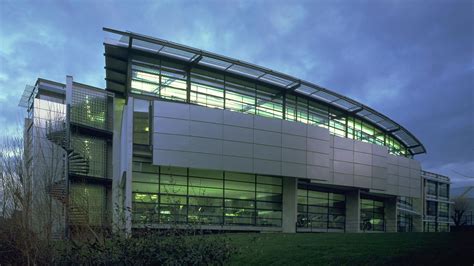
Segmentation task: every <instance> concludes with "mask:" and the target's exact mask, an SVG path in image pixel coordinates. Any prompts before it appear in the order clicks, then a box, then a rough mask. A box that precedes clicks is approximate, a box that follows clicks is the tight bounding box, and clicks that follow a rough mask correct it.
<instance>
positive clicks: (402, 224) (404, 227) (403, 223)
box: [397, 212, 413, 232]
mask: <svg viewBox="0 0 474 266" xmlns="http://www.w3.org/2000/svg"><path fill="white" fill-rule="evenodd" d="M397 232H413V215H411V214H408V213H401V212H399V213H398V214H397Z"/></svg>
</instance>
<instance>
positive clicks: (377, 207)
mask: <svg viewBox="0 0 474 266" xmlns="http://www.w3.org/2000/svg"><path fill="white" fill-rule="evenodd" d="M360 230H362V231H385V213H384V203H383V201H380V200H375V199H368V198H361V199H360Z"/></svg>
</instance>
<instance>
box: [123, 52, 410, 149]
mask: <svg viewBox="0 0 474 266" xmlns="http://www.w3.org/2000/svg"><path fill="white" fill-rule="evenodd" d="M131 68H132V72H131V74H132V77H131V91H132V93H136V94H142V95H150V96H155V97H160V98H164V99H168V100H173V101H178V102H189V103H193V104H197V105H202V106H207V107H211V108H219V109H227V110H231V111H236V112H242V113H246V114H255V115H260V116H265V117H271V118H278V119H285V120H289V121H298V122H301V123H305V124H312V125H317V126H321V127H324V128H328V129H329V131H330V133H331V134H333V135H336V136H340V137H344V138H351V139H356V140H360V141H364V142H369V143H374V144H378V145H384V146H387V147H388V150H389V152H390V153H392V154H396V155H402V156H411V155H410V154H409V152H408V150H407V149H406V147H404V146H403V145H402V144H401V143H400V142H399V141H397V140H396V139H394V138H393V137H391V136H389V135H388V134H385V133H384V132H382V131H381V130H379V129H378V128H376V127H374V126H372V125H371V124H369V123H366V122H364V121H362V120H361V119H358V118H356V117H355V116H352V115H349V114H346V113H344V112H342V111H340V110H337V109H335V108H332V107H330V106H329V105H327V104H324V103H321V102H317V101H316V100H308V99H307V98H305V97H301V96H297V95H296V94H293V93H292V92H287V93H283V92H282V91H281V89H277V88H274V87H271V86H262V85H260V84H257V83H256V82H249V81H246V80H243V79H238V78H234V77H233V76H230V75H224V74H222V73H217V72H210V71H207V70H204V69H201V68H198V67H193V68H191V69H190V68H189V66H186V65H184V64H179V63H174V62H170V61H168V60H165V59H149V58H143V57H138V56H136V57H135V58H134V59H133V60H132V66H131ZM188 82H189V97H188V94H187V93H188V91H187V88H188Z"/></svg>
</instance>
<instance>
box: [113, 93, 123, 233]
mask: <svg viewBox="0 0 474 266" xmlns="http://www.w3.org/2000/svg"><path fill="white" fill-rule="evenodd" d="M124 105H125V100H124V99H120V98H116V97H114V100H113V118H112V119H113V133H114V134H113V138H112V230H113V231H114V232H120V231H121V228H123V224H122V220H123V219H122V218H121V213H122V212H121V210H122V209H123V204H122V203H123V200H122V198H123V193H122V189H121V187H120V178H121V175H122V174H121V172H122V171H121V167H120V158H121V155H120V154H121V147H120V145H121V138H122V137H121V136H122V118H123V108H124Z"/></svg>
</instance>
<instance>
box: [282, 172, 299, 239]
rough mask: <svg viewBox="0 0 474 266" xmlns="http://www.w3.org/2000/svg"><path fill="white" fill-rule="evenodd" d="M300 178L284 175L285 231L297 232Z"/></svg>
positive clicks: (283, 225)
mask: <svg viewBox="0 0 474 266" xmlns="http://www.w3.org/2000/svg"><path fill="white" fill-rule="evenodd" d="M297 192H298V179H297V178H295V177H283V223H282V229H283V233H296V216H297V214H298V213H297V196H298V193H297Z"/></svg>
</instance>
